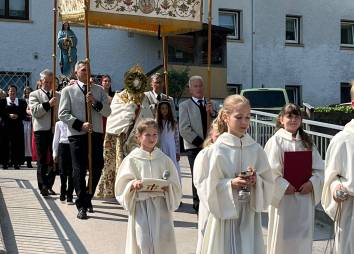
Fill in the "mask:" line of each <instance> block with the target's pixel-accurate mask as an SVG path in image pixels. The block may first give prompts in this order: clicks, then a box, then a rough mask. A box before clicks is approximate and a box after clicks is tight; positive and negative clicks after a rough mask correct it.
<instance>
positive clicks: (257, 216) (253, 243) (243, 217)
mask: <svg viewBox="0 0 354 254" xmlns="http://www.w3.org/2000/svg"><path fill="white" fill-rule="evenodd" d="M205 153H206V154H205V160H206V162H205V160H203V163H205V167H206V169H205V170H206V171H205V172H209V175H208V176H207V179H206V180H205V181H206V184H205V190H206V191H205V193H204V194H203V193H201V194H202V197H200V199H201V200H206V201H207V209H208V210H209V211H210V214H209V218H208V222H207V226H206V230H205V234H204V240H203V244H202V250H201V253H203V254H205V253H207V254H214V253H227V254H250V253H252V254H262V253H264V252H265V251H264V242H263V233H262V227H261V212H262V211H263V210H265V209H266V207H267V206H268V205H269V204H270V201H271V196H272V193H273V177H272V172H271V170H270V167H269V164H268V160H267V157H266V154H265V152H264V150H263V149H262V147H261V146H260V145H259V144H257V143H256V142H255V141H254V140H253V139H252V138H251V137H250V136H249V135H248V134H246V135H245V136H243V137H242V138H238V137H236V136H234V135H232V134H229V133H223V134H222V135H220V136H219V138H218V139H217V140H216V142H215V143H214V145H212V146H211V147H210V148H209V149H207V150H206V152H205ZM203 166H204V165H203ZM249 166H250V167H252V168H253V169H255V170H256V172H257V182H256V185H254V186H252V187H251V197H250V201H249V202H248V203H241V202H240V201H239V200H238V191H237V190H236V189H233V188H232V187H231V180H232V179H234V178H235V177H236V176H238V175H239V174H240V172H241V170H245V169H246V168H247V167H249ZM203 195H204V196H203Z"/></svg>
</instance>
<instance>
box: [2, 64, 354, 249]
mask: <svg viewBox="0 0 354 254" xmlns="http://www.w3.org/2000/svg"><path fill="white" fill-rule="evenodd" d="M87 67H88V66H87V64H86V62H84V61H78V62H77V63H76V65H75V69H74V70H75V75H76V79H75V80H72V81H70V83H69V85H68V86H66V87H65V88H63V89H62V90H61V91H60V92H58V91H52V89H51V87H52V82H53V80H54V77H53V73H52V72H51V71H49V70H44V71H42V72H41V74H40V80H39V86H40V87H39V88H38V89H37V90H35V91H30V90H29V88H25V90H24V99H19V98H17V97H16V92H17V88H16V86H13V85H10V86H9V88H8V93H7V95H8V96H7V97H5V98H2V99H1V100H0V117H1V124H0V128H1V132H0V133H1V135H0V142H1V145H0V148H1V149H3V150H2V151H1V152H0V155H1V156H2V157H1V163H2V165H3V168H4V169H6V168H7V167H8V166H9V165H10V164H13V165H14V167H15V168H19V165H21V164H22V163H23V162H25V161H27V163H29V164H30V160H29V159H28V158H30V157H31V156H33V152H34V151H33V150H31V149H30V145H31V142H30V141H31V137H32V136H33V137H34V143H35V148H36V149H35V154H36V156H37V181H38V188H39V191H40V193H41V194H42V196H44V197H47V196H48V195H52V194H54V192H53V190H52V186H53V183H54V179H55V172H54V170H53V168H55V167H54V166H53V164H55V163H58V165H59V167H58V168H59V172H60V179H61V189H60V200H61V201H62V202H65V201H66V202H67V203H68V204H74V203H75V204H76V207H77V210H78V213H77V218H78V219H80V220H84V219H88V217H89V216H88V215H87V213H88V212H89V213H91V212H93V208H94V207H93V205H92V198H93V196H94V194H95V193H96V188H97V197H99V198H115V199H117V200H118V202H119V204H120V205H122V206H123V207H124V208H125V209H126V210H128V213H129V221H128V228H127V240H126V253H127V254H130V253H154V254H158V253H167V252H169V253H177V247H176V240H175V236H174V226H173V218H172V212H173V211H174V210H176V209H177V208H178V207H179V206H180V205H181V198H182V187H181V184H182V181H181V172H180V166H179V160H180V151H179V147H180V144H179V136H181V137H182V138H183V143H184V148H185V150H186V154H187V157H188V161H189V165H190V169H191V174H192V179H193V181H192V186H191V187H192V192H193V208H194V210H195V212H196V213H197V214H198V243H197V246H196V253H198V254H199V253H202V254H204V253H231V254H236V253H244V254H248V253H257V254H258V253H260V254H261V253H268V254H282V253H290V254H292V253H294V254H295V253H296V254H299V253H302V254H303V253H311V252H312V239H313V233H314V210H315V205H316V204H318V203H319V202H320V201H321V200H322V205H323V207H324V209H325V211H326V212H327V213H328V214H329V215H330V217H331V218H332V219H333V220H334V221H335V223H336V238H335V240H336V241H335V242H336V245H335V249H336V251H337V253H353V251H354V244H353V243H352V241H350V237H351V235H352V228H353V226H352V219H351V218H352V211H353V198H352V195H353V193H354V187H353V177H352V175H353V163H354V161H353V155H352V148H353V142H354V141H353V140H354V138H353V137H354V135H353V134H354V127H353V125H354V123H353V121H354V120H353V121H351V122H350V123H348V124H347V125H346V126H345V128H344V130H343V131H341V132H340V133H338V134H337V135H336V136H335V137H334V138H333V139H332V141H331V143H330V145H329V148H328V151H327V154H326V160H325V164H324V163H323V161H322V158H321V156H320V154H319V152H318V151H317V149H316V146H315V145H314V143H313V141H312V140H311V138H310V136H309V135H308V134H307V133H306V132H305V131H304V130H303V128H302V111H301V109H300V108H299V107H298V106H297V105H294V104H287V105H285V106H284V107H283V109H282V111H281V112H280V113H279V116H278V118H277V122H276V132H275V133H274V135H273V136H272V137H271V138H270V139H269V140H268V142H267V144H266V145H265V148H262V147H261V146H260V145H259V144H258V143H257V142H256V141H255V140H253V139H252V138H251V136H250V135H248V134H247V130H248V128H249V125H250V119H251V111H250V109H251V105H250V103H249V101H248V100H247V99H246V98H245V97H243V96H240V95H230V96H228V97H227V98H225V100H224V103H223V106H222V108H221V109H220V110H219V111H216V110H215V108H214V106H213V103H212V102H211V101H209V100H206V98H205V97H204V85H203V79H202V78H201V77H200V76H192V77H190V79H189V82H188V89H189V93H190V98H188V99H186V100H185V101H183V102H182V103H180V105H179V111H178V114H179V115H178V117H177V113H176V108H175V105H174V102H173V98H171V97H169V96H167V95H166V94H163V93H162V91H163V85H164V84H163V77H162V76H161V75H160V74H158V73H157V74H154V75H153V76H152V77H151V81H150V86H151V91H148V92H146V90H147V89H148V79H147V77H146V76H145V74H144V71H143V70H142V68H141V67H140V66H138V65H136V66H133V67H132V68H131V69H129V70H128V71H127V72H126V73H125V75H124V89H123V90H122V91H120V92H115V93H114V92H112V89H111V82H112V80H111V78H110V76H109V75H103V76H102V80H101V84H100V85H96V84H94V82H92V80H88V75H87V72H88V68H87ZM88 86H89V87H88ZM351 95H352V105H353V108H354V85H353V86H352V89H351ZM89 115H90V118H91V120H90V121H89V120H88V119H89ZM208 118H209V119H214V120H213V122H212V124H211V127H210V128H209V129H208ZM30 123H32V125H31V124H30ZM27 125H28V126H27ZM32 133H33V134H32ZM89 142H91V144H89ZM89 146H90V147H91V150H92V151H91V153H90V154H89V153H88V150H89ZM294 153H295V154H296V156H300V157H296V158H297V160H298V161H295V163H298V166H296V165H295V168H296V172H295V175H301V176H302V175H305V173H304V172H305V171H306V170H307V171H308V172H307V171H306V172H307V173H308V175H307V178H306V175H305V179H302V180H301V181H302V182H301V183H300V184H298V182H293V179H292V178H291V177H289V176H287V175H286V172H287V170H288V169H287V168H288V167H289V164H288V162H287V160H289V158H290V156H293V155H294ZM83 154H88V155H89V156H91V157H90V158H88V157H85V156H82V155H83ZM289 154H292V155H289ZM306 162H308V163H307V164H306ZM293 163H294V161H293ZM89 164H91V171H90V174H89V178H88V180H86V176H87V169H88V168H89ZM291 166H294V165H291ZM74 191H75V194H76V200H75V202H74V199H73V197H74V196H73V194H74ZM267 210H268V215H269V222H268V239H267V247H266V248H265V245H264V242H263V233H262V224H261V213H262V212H264V211H267Z"/></svg>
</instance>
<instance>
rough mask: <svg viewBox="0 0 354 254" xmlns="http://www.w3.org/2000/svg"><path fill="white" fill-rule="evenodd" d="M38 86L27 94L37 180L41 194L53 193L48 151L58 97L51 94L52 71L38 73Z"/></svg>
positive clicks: (53, 177)
mask: <svg viewBox="0 0 354 254" xmlns="http://www.w3.org/2000/svg"><path fill="white" fill-rule="evenodd" d="M39 75H40V88H39V89H37V90H35V91H33V92H31V93H30V95H29V107H30V109H31V113H32V124H33V133H34V140H35V144H36V151H37V157H38V160H37V182H38V188H39V190H40V192H41V194H42V196H44V197H46V196H48V195H49V194H51V195H52V194H55V192H54V191H53V190H52V186H53V183H54V179H55V175H54V173H53V172H48V171H49V164H50V163H51V162H50V160H48V152H49V153H50V155H51V154H52V152H51V151H52V142H53V130H52V126H53V124H52V121H55V120H56V118H55V119H54V116H53V114H54V111H53V107H55V105H57V101H58V99H57V98H56V96H54V97H53V96H52V91H51V89H52V82H53V73H52V72H51V71H50V70H48V69H45V70H43V71H42V72H41V73H40V74H39Z"/></svg>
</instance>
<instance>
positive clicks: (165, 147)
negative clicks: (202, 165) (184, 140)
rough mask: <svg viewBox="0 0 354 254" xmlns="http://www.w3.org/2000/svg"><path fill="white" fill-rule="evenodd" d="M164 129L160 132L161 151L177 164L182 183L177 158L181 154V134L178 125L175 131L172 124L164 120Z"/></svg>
mask: <svg viewBox="0 0 354 254" xmlns="http://www.w3.org/2000/svg"><path fill="white" fill-rule="evenodd" d="M162 124H163V129H162V131H160V137H159V140H160V149H161V151H162V152H163V153H164V154H166V155H167V156H168V157H169V158H170V159H171V160H172V161H173V163H174V164H175V166H176V169H177V172H178V176H179V179H180V181H181V169H180V167H179V163H178V161H177V158H176V154H179V132H178V129H177V128H178V127H177V124H176V127H175V130H173V129H172V126H171V123H168V122H166V121H165V120H162Z"/></svg>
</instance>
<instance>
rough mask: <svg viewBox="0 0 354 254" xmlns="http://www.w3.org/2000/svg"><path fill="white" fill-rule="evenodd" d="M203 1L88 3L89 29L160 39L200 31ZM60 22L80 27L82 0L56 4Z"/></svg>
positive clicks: (94, 0)
mask: <svg viewBox="0 0 354 254" xmlns="http://www.w3.org/2000/svg"><path fill="white" fill-rule="evenodd" d="M202 1H203V0H89V1H88V4H89V11H88V17H89V18H88V19H89V24H90V25H97V26H112V27H118V28H125V29H129V30H133V31H138V32H144V33H149V34H157V33H158V31H159V29H160V34H161V35H169V34H177V33H186V32H192V31H196V30H200V29H201V28H202V22H201V21H202V14H201V13H202V11H201V10H202ZM58 7H59V13H60V16H61V18H62V20H63V21H69V22H76V23H82V22H83V21H84V14H85V11H84V8H85V0H59V1H58Z"/></svg>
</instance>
